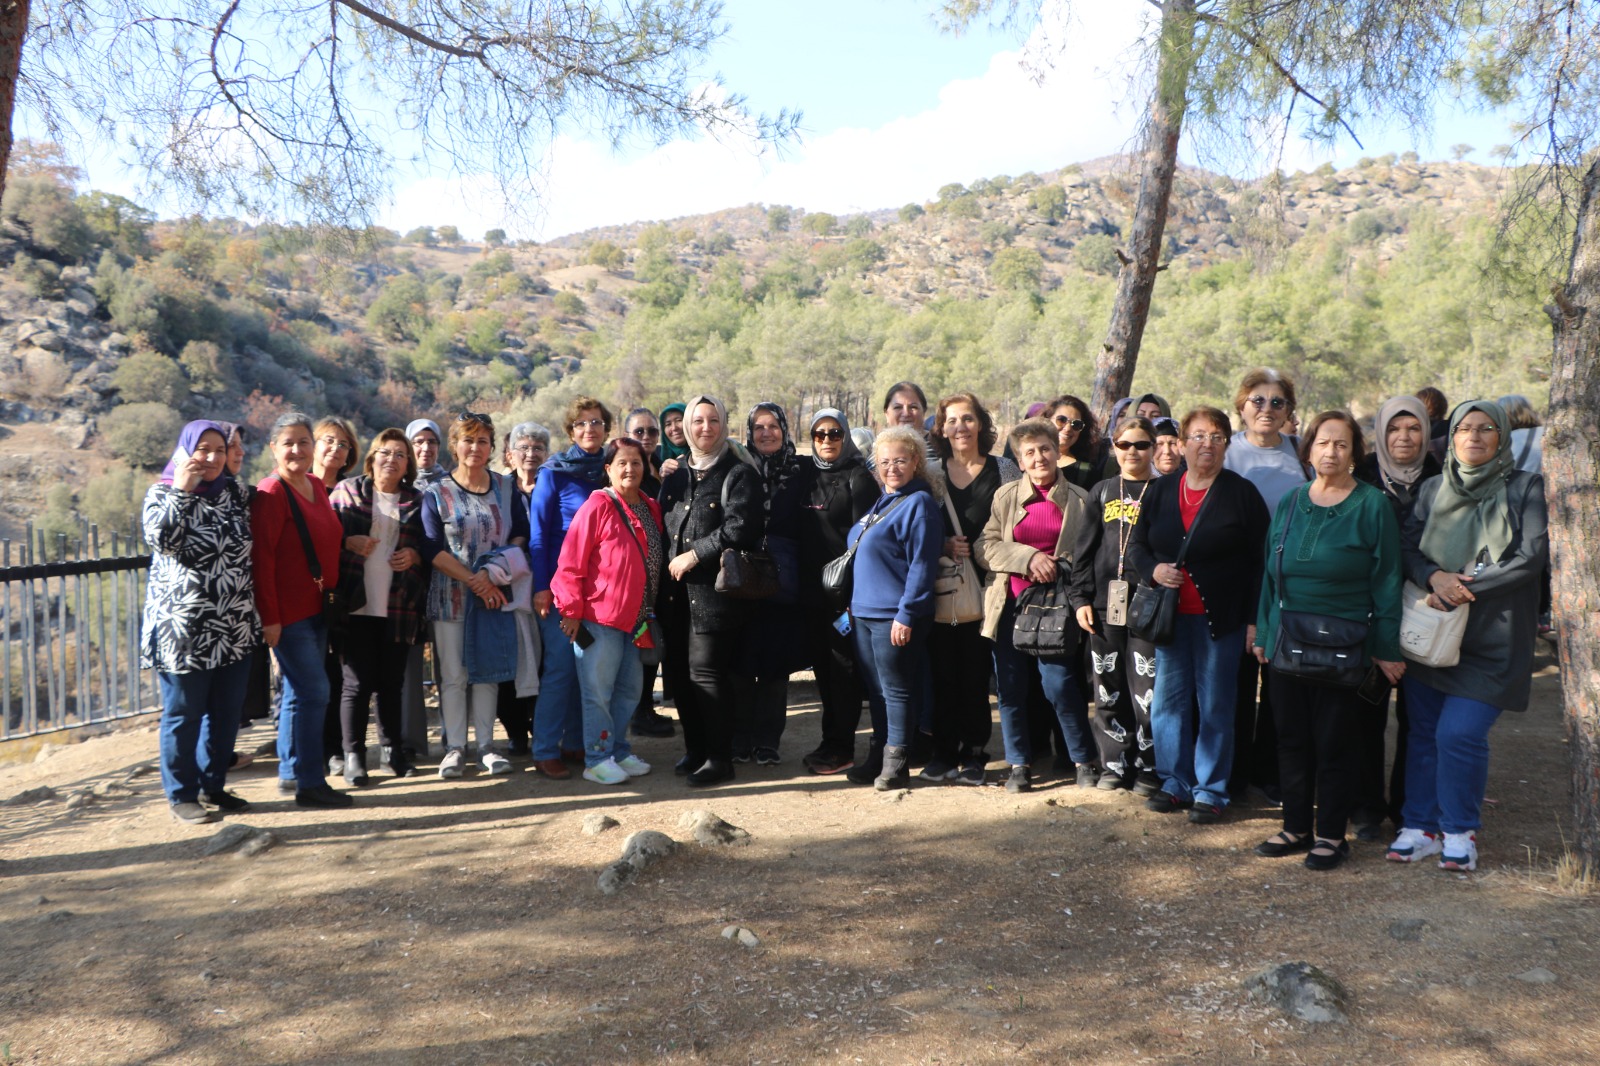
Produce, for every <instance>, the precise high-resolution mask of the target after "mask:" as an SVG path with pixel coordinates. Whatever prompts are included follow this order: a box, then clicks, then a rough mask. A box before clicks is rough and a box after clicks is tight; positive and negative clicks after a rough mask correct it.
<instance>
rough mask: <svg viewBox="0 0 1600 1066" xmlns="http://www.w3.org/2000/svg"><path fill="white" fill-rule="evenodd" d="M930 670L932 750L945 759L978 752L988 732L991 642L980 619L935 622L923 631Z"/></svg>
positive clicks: (991, 717)
mask: <svg viewBox="0 0 1600 1066" xmlns="http://www.w3.org/2000/svg"><path fill="white" fill-rule="evenodd" d="M928 660H929V665H930V667H931V671H932V673H933V754H934V755H935V756H936V757H937V758H940V759H942V760H944V761H945V762H947V763H957V762H960V761H961V759H962V757H963V756H965V755H973V754H976V753H978V752H981V751H983V749H984V746H985V745H986V744H988V743H989V737H990V736H991V735H992V734H993V732H994V714H993V712H992V711H991V710H990V709H989V679H990V678H992V677H993V676H994V645H993V643H992V642H991V641H990V640H989V638H988V637H985V636H984V635H983V622H982V621H977V622H963V623H960V624H959V625H948V624H945V623H941V622H935V623H934V624H933V628H932V629H931V630H929V632H928Z"/></svg>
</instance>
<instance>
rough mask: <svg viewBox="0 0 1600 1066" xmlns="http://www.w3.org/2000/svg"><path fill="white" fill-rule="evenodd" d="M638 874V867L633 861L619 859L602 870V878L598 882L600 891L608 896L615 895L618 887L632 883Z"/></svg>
mask: <svg viewBox="0 0 1600 1066" xmlns="http://www.w3.org/2000/svg"><path fill="white" fill-rule="evenodd" d="M638 876H639V870H638V867H636V866H634V865H633V863H631V862H625V861H624V860H622V859H618V860H617V861H616V862H614V863H612V864H611V865H610V866H607V867H606V868H605V869H604V870H601V871H600V880H599V882H598V884H599V888H600V891H601V892H602V893H604V894H605V895H607V896H610V895H614V894H615V893H616V892H617V890H618V889H620V888H623V887H625V886H627V885H629V884H632V883H633V879H634V878H636V877H638Z"/></svg>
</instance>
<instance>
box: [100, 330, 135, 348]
mask: <svg viewBox="0 0 1600 1066" xmlns="http://www.w3.org/2000/svg"><path fill="white" fill-rule="evenodd" d="M100 347H102V348H104V349H105V350H106V351H108V352H125V351H127V350H128V338H127V335H126V334H122V333H109V334H107V335H106V339H105V340H103V341H101V342H100Z"/></svg>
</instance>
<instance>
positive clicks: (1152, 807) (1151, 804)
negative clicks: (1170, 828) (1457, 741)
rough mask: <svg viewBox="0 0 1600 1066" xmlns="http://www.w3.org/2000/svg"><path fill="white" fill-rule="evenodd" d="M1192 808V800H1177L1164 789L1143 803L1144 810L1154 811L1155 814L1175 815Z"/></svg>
mask: <svg viewBox="0 0 1600 1066" xmlns="http://www.w3.org/2000/svg"><path fill="white" fill-rule="evenodd" d="M1193 806H1194V800H1186V799H1179V798H1178V797H1177V796H1174V795H1173V794H1172V793H1170V792H1168V791H1167V790H1166V789H1164V788H1163V789H1160V790H1158V791H1157V792H1156V794H1155V795H1153V796H1151V797H1150V798H1149V799H1147V800H1145V801H1144V807H1145V810H1147V811H1155V812H1156V813H1157V814H1177V813H1178V812H1179V811H1186V810H1188V809H1189V808H1190V807H1193Z"/></svg>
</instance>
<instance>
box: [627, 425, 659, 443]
mask: <svg viewBox="0 0 1600 1066" xmlns="http://www.w3.org/2000/svg"><path fill="white" fill-rule="evenodd" d="M631 435H632V436H634V437H637V438H638V439H640V440H643V439H644V438H646V437H659V436H661V431H660V430H659V429H657V428H656V427H655V426H641V427H639V428H638V429H636V430H634V431H633V433H632V434H631Z"/></svg>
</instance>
